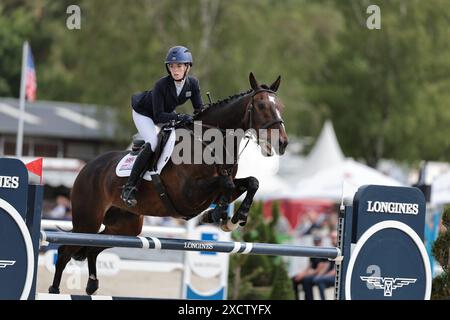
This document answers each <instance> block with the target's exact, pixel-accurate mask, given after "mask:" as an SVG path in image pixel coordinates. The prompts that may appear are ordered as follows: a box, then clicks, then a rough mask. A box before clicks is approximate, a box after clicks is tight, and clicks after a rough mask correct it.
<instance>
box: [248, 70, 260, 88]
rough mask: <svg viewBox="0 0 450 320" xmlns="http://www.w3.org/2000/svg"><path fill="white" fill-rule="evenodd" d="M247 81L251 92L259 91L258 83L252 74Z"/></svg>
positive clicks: (251, 73)
mask: <svg viewBox="0 0 450 320" xmlns="http://www.w3.org/2000/svg"><path fill="white" fill-rule="evenodd" d="M248 79H249V81H250V86H251V87H252V89H253V90H255V91H256V90H258V89H259V83H258V81H256V79H255V76H254V75H253V72H250V75H249V76H248Z"/></svg>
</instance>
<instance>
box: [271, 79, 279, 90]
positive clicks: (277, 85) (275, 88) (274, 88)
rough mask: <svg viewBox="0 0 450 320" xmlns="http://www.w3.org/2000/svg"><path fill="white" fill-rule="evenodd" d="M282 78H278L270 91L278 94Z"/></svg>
mask: <svg viewBox="0 0 450 320" xmlns="http://www.w3.org/2000/svg"><path fill="white" fill-rule="evenodd" d="M280 81H281V76H278V78H277V80H275V82H274V83H272V84H271V85H270V90H272V91H273V92H277V90H278V87H279V86H280Z"/></svg>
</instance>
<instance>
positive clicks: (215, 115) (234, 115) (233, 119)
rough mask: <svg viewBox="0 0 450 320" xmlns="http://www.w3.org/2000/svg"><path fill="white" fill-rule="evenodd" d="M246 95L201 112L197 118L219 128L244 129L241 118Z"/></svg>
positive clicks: (246, 98)
mask: <svg viewBox="0 0 450 320" xmlns="http://www.w3.org/2000/svg"><path fill="white" fill-rule="evenodd" d="M247 102H248V97H242V98H239V99H237V100H236V101H233V102H231V103H229V104H227V105H224V106H219V107H216V108H214V109H213V110H209V111H207V112H205V113H204V114H202V115H201V116H200V117H199V119H198V120H201V121H202V123H204V124H207V125H211V126H214V127H217V128H219V129H244V128H243V123H244V121H243V119H244V116H245V107H244V106H245V105H246V104H247Z"/></svg>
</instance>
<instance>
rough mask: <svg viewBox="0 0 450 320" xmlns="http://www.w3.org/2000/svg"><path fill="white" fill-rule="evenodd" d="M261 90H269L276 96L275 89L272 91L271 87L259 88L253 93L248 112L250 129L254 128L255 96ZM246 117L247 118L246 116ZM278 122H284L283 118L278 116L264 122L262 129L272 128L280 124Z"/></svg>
mask: <svg viewBox="0 0 450 320" xmlns="http://www.w3.org/2000/svg"><path fill="white" fill-rule="evenodd" d="M261 92H268V93H272V94H274V95H275V96H276V93H275V91H272V90H270V89H259V90H257V91H255V92H253V94H252V100H251V101H250V103H249V104H248V106H247V111H246V113H248V129H252V128H253V109H254V98H255V96H256V95H257V94H259V93H261ZM244 119H245V118H244ZM278 123H280V124H281V123H284V121H283V119H281V118H278V117H276V118H275V119H274V120H272V121H269V122H266V123H264V124H263V125H262V126H261V129H267V128H270V127H271V126H273V125H274V124H278Z"/></svg>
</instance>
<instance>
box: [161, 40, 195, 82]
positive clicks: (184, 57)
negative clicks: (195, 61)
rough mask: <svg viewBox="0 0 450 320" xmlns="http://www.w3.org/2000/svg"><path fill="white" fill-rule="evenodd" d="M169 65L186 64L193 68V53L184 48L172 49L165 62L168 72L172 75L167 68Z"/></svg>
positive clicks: (176, 47)
mask: <svg viewBox="0 0 450 320" xmlns="http://www.w3.org/2000/svg"><path fill="white" fill-rule="evenodd" d="M169 63H186V64H189V65H190V66H191V67H192V54H191V51H189V49H188V48H186V47H183V46H175V47H172V48H170V49H169V51H168V52H167V56H166V60H165V61H164V64H165V66H166V69H167V72H168V73H169V74H170V71H169V68H168V67H167V65H168V64H169ZM183 78H184V77H183Z"/></svg>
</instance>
